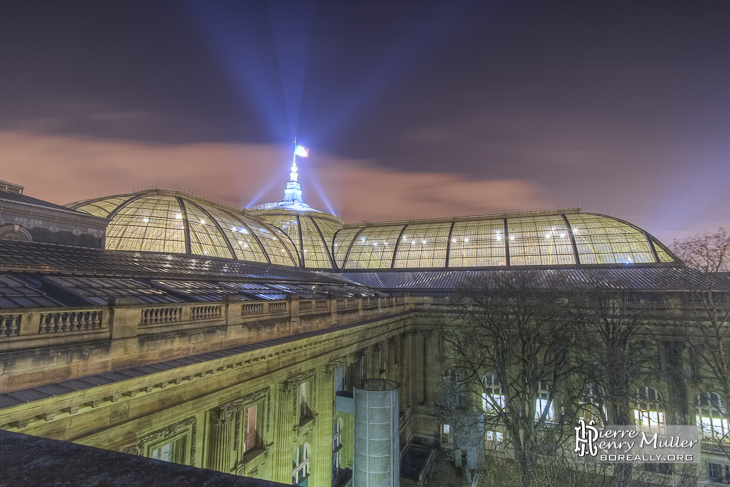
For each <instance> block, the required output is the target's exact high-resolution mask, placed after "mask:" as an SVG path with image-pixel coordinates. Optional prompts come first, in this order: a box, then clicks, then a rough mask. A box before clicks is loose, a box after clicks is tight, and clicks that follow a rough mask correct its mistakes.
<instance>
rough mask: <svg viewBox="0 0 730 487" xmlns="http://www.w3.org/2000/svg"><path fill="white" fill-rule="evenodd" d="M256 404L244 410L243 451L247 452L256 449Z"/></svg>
mask: <svg viewBox="0 0 730 487" xmlns="http://www.w3.org/2000/svg"><path fill="white" fill-rule="evenodd" d="M256 411H257V408H256V404H254V405H253V406H249V407H247V408H246V409H244V419H243V451H244V452H247V451H249V450H253V449H254V448H256V426H257V419H258V418H257V417H256Z"/></svg>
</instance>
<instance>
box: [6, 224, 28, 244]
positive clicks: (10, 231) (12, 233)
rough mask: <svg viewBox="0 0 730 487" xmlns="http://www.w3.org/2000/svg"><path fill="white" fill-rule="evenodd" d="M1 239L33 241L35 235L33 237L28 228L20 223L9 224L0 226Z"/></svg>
mask: <svg viewBox="0 0 730 487" xmlns="http://www.w3.org/2000/svg"><path fill="white" fill-rule="evenodd" d="M0 240H9V241H11V242H32V241H33V237H31V235H30V233H29V232H28V230H26V229H25V228H22V227H20V226H19V225H17V226H16V225H7V226H5V227H3V228H0Z"/></svg>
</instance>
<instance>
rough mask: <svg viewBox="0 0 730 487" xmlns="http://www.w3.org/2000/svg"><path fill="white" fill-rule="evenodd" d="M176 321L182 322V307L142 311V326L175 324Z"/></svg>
mask: <svg viewBox="0 0 730 487" xmlns="http://www.w3.org/2000/svg"><path fill="white" fill-rule="evenodd" d="M177 321H182V306H174V307H163V308H143V309H142V324H143V325H156V324H160V323H175V322H177Z"/></svg>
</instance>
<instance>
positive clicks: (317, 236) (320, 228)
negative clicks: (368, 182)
mask: <svg viewBox="0 0 730 487" xmlns="http://www.w3.org/2000/svg"><path fill="white" fill-rule="evenodd" d="M253 214H254V215H255V216H256V217H257V218H259V219H261V220H264V221H265V222H267V223H270V224H271V225H273V226H275V227H277V228H279V229H281V230H282V231H283V232H286V233H287V235H289V237H290V238H291V240H292V242H294V246H295V247H296V250H297V252H298V253H299V262H300V265H301V266H302V267H306V268H308V269H332V268H333V259H332V255H331V252H330V246H331V245H332V238H333V237H334V235H335V232H337V230H339V229H340V228H342V220H340V219H339V218H337V217H336V216H334V215H330V214H329V213H324V212H299V211H290V210H283V209H274V210H256V211H254V212H253Z"/></svg>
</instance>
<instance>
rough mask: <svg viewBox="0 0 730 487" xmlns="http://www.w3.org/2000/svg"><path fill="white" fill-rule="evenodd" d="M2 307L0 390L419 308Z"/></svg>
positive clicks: (361, 304) (378, 302)
mask: <svg viewBox="0 0 730 487" xmlns="http://www.w3.org/2000/svg"><path fill="white" fill-rule="evenodd" d="M237 298H238V297H237V296H226V297H224V299H223V300H222V301H211V302H194V303H174V304H163V305H149V304H140V303H139V300H138V299H137V298H124V299H113V300H111V302H110V304H109V305H107V306H96V307H77V308H64V307H59V308H40V309H39V308H36V309H33V310H27V309H6V310H2V311H0V354H2V358H1V359H0V370H2V373H0V390H2V391H6V392H10V391H14V390H19V389H26V388H28V387H35V386H39V385H43V384H47V383H49V382H52V381H54V380H69V379H75V378H78V377H83V376H87V375H90V374H97V373H103V372H111V371H114V370H119V369H122V368H126V367H133V366H138V365H144V364H148V363H154V362H156V361H159V359H160V358H161V357H164V358H165V359H174V358H181V357H187V356H191V355H194V354H198V353H204V352H212V351H216V350H222V349H225V348H230V347H234V346H238V345H243V344H247V343H254V342H260V341H262V340H270V339H276V338H282V337H287V336H291V335H296V334H300V333H306V332H311V331H316V330H322V329H326V328H330V327H333V326H339V325H345V324H349V323H355V322H358V321H363V320H368V319H373V318H380V317H387V316H389V315H394V314H398V313H402V312H404V311H407V310H410V309H413V308H412V306H413V305H412V304H411V303H410V301H409V299H407V298H405V297H403V296H399V297H396V298H394V299H393V298H389V297H386V298H376V297H362V296H358V297H353V298H346V299H342V298H339V299H338V298H335V297H332V298H329V299H305V300H300V299H299V297H298V296H290V297H289V299H287V300H276V301H273V300H272V301H241V300H240V299H237Z"/></svg>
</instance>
